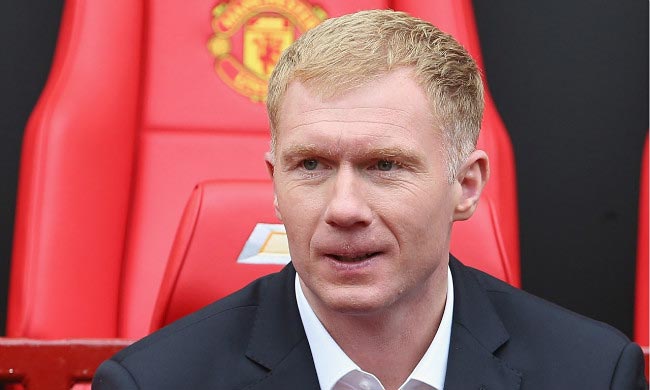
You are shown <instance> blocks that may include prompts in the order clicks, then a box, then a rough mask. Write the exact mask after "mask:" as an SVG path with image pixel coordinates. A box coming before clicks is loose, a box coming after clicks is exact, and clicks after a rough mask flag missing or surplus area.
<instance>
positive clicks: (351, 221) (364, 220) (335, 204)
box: [325, 168, 372, 228]
mask: <svg viewBox="0 0 650 390" xmlns="http://www.w3.org/2000/svg"><path fill="white" fill-rule="evenodd" d="M358 176H359V174H358V173H357V172H355V170H354V169H353V168H339V170H338V172H337V174H336V176H335V177H334V183H333V186H332V188H331V189H330V198H329V202H328V204H327V209H326V210H325V222H326V223H327V224H328V225H330V226H336V227H342V228H350V227H355V226H368V225H369V224H370V222H371V221H372V209H371V208H370V205H369V203H368V199H367V194H366V191H365V188H364V183H363V179H362V178H360V177H358Z"/></svg>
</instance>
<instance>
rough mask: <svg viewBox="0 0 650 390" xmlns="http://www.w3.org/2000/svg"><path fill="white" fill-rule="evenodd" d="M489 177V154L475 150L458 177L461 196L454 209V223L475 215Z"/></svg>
mask: <svg viewBox="0 0 650 390" xmlns="http://www.w3.org/2000/svg"><path fill="white" fill-rule="evenodd" d="M489 177H490V164H489V161H488V157H487V154H486V153H485V152H484V151H482V150H475V151H474V152H472V154H470V155H469V157H468V158H467V160H465V163H464V164H463V165H462V166H461V167H460V169H459V171H458V174H457V175H456V183H458V184H460V188H461V194H460V198H459V199H458V203H457V204H456V207H455V209H454V221H464V220H466V219H468V218H469V217H471V216H472V214H474V210H476V206H477V205H478V200H479V198H480V197H481V193H482V192H483V188H484V187H485V184H486V183H487V181H488V178H489Z"/></svg>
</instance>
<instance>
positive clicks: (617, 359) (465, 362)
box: [93, 258, 647, 390]
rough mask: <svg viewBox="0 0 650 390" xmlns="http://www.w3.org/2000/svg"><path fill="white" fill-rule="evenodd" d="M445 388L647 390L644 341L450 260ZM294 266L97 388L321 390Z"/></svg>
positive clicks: (116, 363) (154, 347)
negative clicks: (450, 312)
mask: <svg viewBox="0 0 650 390" xmlns="http://www.w3.org/2000/svg"><path fill="white" fill-rule="evenodd" d="M450 268H451V272H452V275H453V278H454V299H455V302H454V314H453V325H452V331H451V344H450V350H449V360H448V366H447V377H446V384H445V389H446V390H453V389H462V390H469V389H484V390H486V389H493V390H497V389H498V390H506V389H513V390H514V389H522V390H533V389H544V390H548V389H552V390H562V389H567V390H576V389H589V390H597V389H626V390H627V389H644V388H647V384H646V383H645V379H644V375H643V356H642V353H641V350H640V348H639V347H638V346H637V345H636V344H634V343H631V342H630V341H629V340H628V339H627V338H626V337H625V336H624V335H623V334H621V333H620V332H618V331H617V330H615V329H614V328H612V327H610V326H608V325H605V324H603V323H600V322H596V321H593V320H590V319H587V318H585V317H582V316H580V315H578V314H575V313H572V312H570V311H568V310H565V309H563V308H560V307H558V306H556V305H553V304H551V303H549V302H546V301H544V300H542V299H539V298H536V297H534V296H531V295H529V294H527V293H525V292H523V291H520V290H517V289H515V288H513V287H511V286H509V285H507V284H505V283H503V282H501V281H499V280H497V279H495V278H493V277H491V276H488V275H487V274H485V273H483V272H480V271H478V270H475V269H472V268H469V267H465V266H464V265H462V264H461V263H460V262H458V261H457V260H455V259H453V258H452V259H451V263H450ZM294 279H295V270H294V268H293V266H292V265H288V266H287V267H286V268H285V269H284V270H283V271H282V272H280V273H278V274H273V275H270V276H267V277H264V278H261V279H259V280H257V281H255V282H253V283H252V284H250V285H249V286H247V287H246V288H244V289H242V290H240V291H239V292H237V293H235V294H233V295H231V296H229V297H226V298H224V299H222V300H220V301H217V302H215V303H213V304H211V305H209V306H207V307H206V308H204V309H202V310H200V311H198V312H196V313H194V314H191V315H190V316H188V317H185V318H183V319H181V320H179V321H177V322H175V323H173V324H172V325H170V326H168V327H166V328H164V329H162V330H160V331H158V332H156V333H154V334H152V335H150V336H148V337H146V338H145V339H143V340H141V341H139V342H137V343H135V344H134V345H132V346H130V347H128V348H127V349H125V350H123V351H121V352H120V353H118V354H117V355H115V356H114V357H113V358H112V359H111V360H108V361H106V362H104V363H103V364H102V365H101V366H100V368H99V369H98V371H97V374H96V375H95V379H94V381H93V389H95V390H107V389H112V390H114V389H120V390H122V389H124V390H127V389H128V390H131V389H147V390H165V389H169V390H179V389H196V390H198V389H201V390H207V389H248V390H253V389H278V390H280V389H282V390H293V389H296V390H306V389H319V385H318V378H317V376H316V371H315V368H314V364H313V361H312V356H311V351H310V348H309V343H308V342H307V338H306V336H305V331H304V329H303V327H302V322H301V320H300V315H299V313H298V308H297V305H296V300H295V292H294Z"/></svg>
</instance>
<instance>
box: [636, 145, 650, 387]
mask: <svg viewBox="0 0 650 390" xmlns="http://www.w3.org/2000/svg"><path fill="white" fill-rule="evenodd" d="M649 165H650V161H649V160H648V135H646V138H645V145H644V147H643V158H642V160H641V185H640V188H639V237H638V242H637V248H638V249H637V258H636V302H635V305H634V341H636V342H637V343H638V344H639V345H641V348H643V353H644V355H645V362H646V375H648V376H650V370H649V369H648V355H649V348H648V345H649V343H648V332H649V330H648V316H649V314H650V313H648V294H650V293H649V292H648V273H649V272H650V271H649V270H648V263H649V262H650V259H649V257H650V256H649V255H648V236H649V235H650V233H649V232H648V186H649V185H650V183H649V178H648V176H649V174H648V166H649Z"/></svg>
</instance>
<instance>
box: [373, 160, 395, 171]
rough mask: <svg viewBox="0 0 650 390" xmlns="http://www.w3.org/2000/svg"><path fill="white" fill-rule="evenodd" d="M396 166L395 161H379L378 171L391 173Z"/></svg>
mask: <svg viewBox="0 0 650 390" xmlns="http://www.w3.org/2000/svg"><path fill="white" fill-rule="evenodd" d="M394 166H395V162H394V161H389V160H379V161H377V170H380V171H390V170H391V169H393V167H394Z"/></svg>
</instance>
